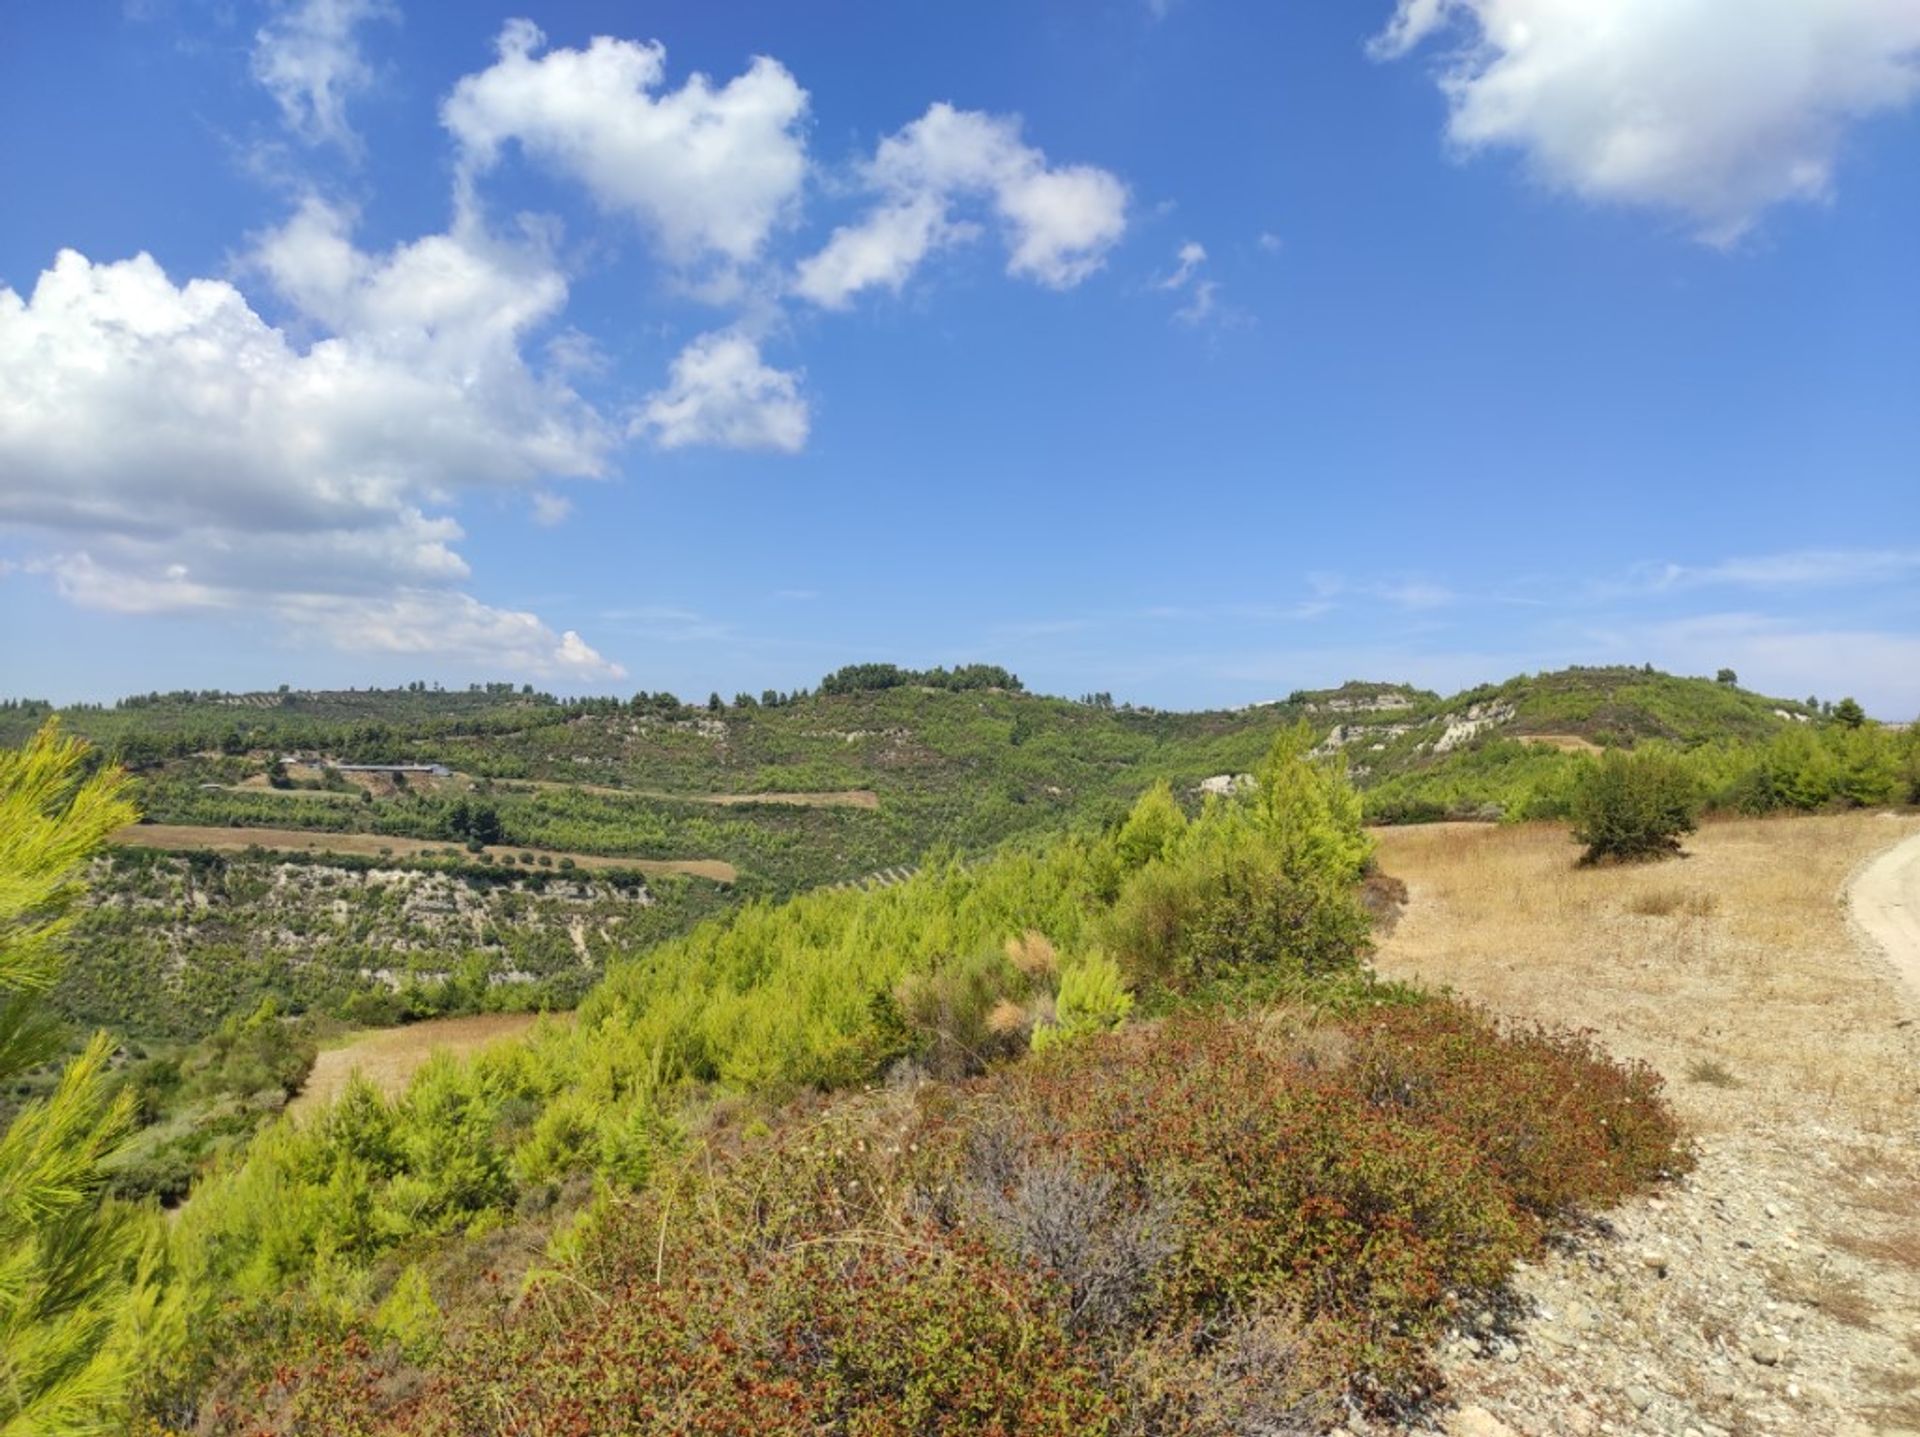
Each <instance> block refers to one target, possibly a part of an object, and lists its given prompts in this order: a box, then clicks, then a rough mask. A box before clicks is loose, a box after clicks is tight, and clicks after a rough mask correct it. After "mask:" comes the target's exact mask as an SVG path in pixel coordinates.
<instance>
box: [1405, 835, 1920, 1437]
mask: <svg viewBox="0 0 1920 1437" xmlns="http://www.w3.org/2000/svg"><path fill="white" fill-rule="evenodd" d="M1916 832H1920V819H1916V818H1914V817H1912V816H1903V817H1891V816H1882V815H1879V814H1873V813H1856V814H1848V815H1841V816H1832V817H1815V818H1779V819H1763V820H1735V821H1721V822H1713V823H1709V824H1706V825H1704V826H1703V827H1702V829H1701V831H1700V832H1699V833H1697V834H1695V835H1693V836H1692V837H1691V838H1690V839H1689V840H1688V842H1687V844H1686V851H1687V856H1686V857H1684V858H1681V859H1676V860H1673V861H1669V862H1665V863H1656V864H1652V865H1646V866H1638V867H1618V868H1594V869H1582V868H1578V867H1576V866H1575V863H1574V860H1575V858H1576V856H1577V849H1576V847H1575V845H1574V844H1573V843H1572V842H1571V841H1570V839H1569V838H1568V836H1567V834H1566V832H1565V830H1564V829H1562V828H1560V827H1557V826H1551V825H1528V826H1520V827H1500V826H1492V825H1444V826H1441V825H1436V826H1432V827H1424V828H1399V829H1391V830H1384V831H1381V832H1380V834H1379V838H1380V864H1381V866H1382V868H1383V869H1385V870H1386V871H1387V872H1388V873H1391V874H1393V875H1395V876H1397V877H1399V878H1402V879H1404V880H1405V881H1406V883H1407V885H1408V889H1409V900H1408V904H1407V908H1406V911H1405V914H1404V916H1403V917H1402V918H1401V920H1400V922H1399V924H1398V925H1397V926H1396V927H1395V929H1394V930H1393V932H1392V933H1391V934H1389V935H1388V936H1387V937H1386V938H1385V939H1384V940H1383V942H1382V945H1381V949H1380V952H1379V954H1378V955H1377V960H1376V966H1377V967H1378V968H1379V969H1380V971H1381V972H1383V973H1385V974H1387V975H1389V976H1392V977H1396V978H1410V979H1418V980H1420V981H1422V982H1425V983H1428V984H1432V985H1444V986H1447V987H1450V988H1452V989H1454V990H1455V991H1457V992H1459V993H1461V994H1462V995H1464V996H1466V997H1469V998H1471V999H1474V1000H1476V1001H1479V1002H1482V1003H1484V1004H1485V1005H1486V1006H1487V1007H1489V1008H1490V1009H1492V1010H1494V1011H1495V1012H1498V1013H1501V1014H1504V1015H1509V1016H1512V1017H1515V1018H1519V1019H1523V1020H1540V1021H1543V1022H1548V1023H1553V1024H1557V1025H1563V1026H1575V1027H1582V1028H1589V1029H1592V1030H1594V1031H1595V1032H1596V1033H1597V1035H1598V1036H1599V1038H1600V1040H1601V1041H1602V1042H1604V1043H1605V1044H1606V1045H1607V1046H1608V1047H1609V1048H1610V1049H1612V1050H1613V1051H1614V1052H1616V1053H1618V1054H1620V1055H1622V1056H1627V1057H1633V1058H1639V1059H1642V1060H1644V1061H1646V1062H1648V1063H1650V1064H1652V1065H1653V1066H1654V1067H1655V1068H1657V1069H1658V1070H1659V1071H1660V1072H1661V1073H1662V1074H1663V1075H1664V1076H1665V1077H1666V1079H1667V1082H1668V1092H1669V1095H1670V1097H1671V1098H1672V1100H1673V1102H1674V1104H1675V1106H1676V1108H1677V1109H1678V1110H1679V1111H1680V1113H1681V1114H1682V1116H1683V1117H1684V1118H1685V1119H1686V1121H1687V1122H1688V1124H1689V1125H1690V1127H1691V1128H1692V1130H1693V1131H1694V1132H1695V1133H1696V1134H1697V1135H1698V1140H1699V1146H1700V1152H1701V1163H1700V1167H1699V1170H1698V1171H1697V1172H1696V1173H1695V1174H1694V1175H1693V1176H1692V1177H1691V1178H1690V1179H1688V1180H1687V1181H1686V1182H1685V1183H1684V1184H1681V1185H1679V1187H1678V1188H1677V1189H1676V1191H1675V1192H1674V1193H1673V1194H1670V1195H1668V1196H1667V1197H1665V1198H1664V1199H1663V1200H1655V1201H1653V1202H1650V1203H1647V1204H1643V1205H1640V1206H1638V1207H1636V1208H1633V1209H1629V1210H1628V1211H1626V1212H1625V1213H1623V1214H1620V1215H1618V1216H1617V1217H1616V1219H1615V1221H1616V1223H1617V1226H1618V1231H1619V1232H1620V1234H1621V1235H1622V1241H1621V1242H1620V1243H1618V1244H1613V1245H1603V1246H1602V1247H1600V1248H1598V1249H1595V1250H1594V1251H1590V1252H1586V1253H1582V1254H1579V1255H1575V1256H1568V1257H1566V1258H1564V1259H1562V1260H1558V1261H1556V1262H1555V1263H1552V1264H1549V1265H1547V1268H1546V1269H1545V1270H1543V1271H1542V1272H1540V1273H1538V1274H1534V1275H1533V1277H1532V1278H1531V1279H1530V1280H1531V1281H1532V1282H1533V1283H1534V1289H1533V1293H1532V1295H1533V1297H1534V1299H1535V1301H1537V1302H1538V1303H1539V1304H1540V1307H1541V1309H1542V1310H1543V1311H1547V1312H1551V1311H1553V1310H1555V1309H1558V1310H1559V1311H1560V1312H1562V1313H1565V1312H1567V1311H1569V1310H1571V1311H1573V1312H1575V1313H1580V1312H1587V1313H1592V1314H1599V1316H1597V1317H1595V1318H1594V1319H1593V1321H1594V1323H1595V1324H1596V1325H1595V1326H1594V1327H1592V1328H1590V1329H1585V1330H1582V1331H1581V1332H1578V1333H1576V1334H1574V1335H1572V1336H1565V1335H1562V1336H1561V1337H1560V1338H1559V1339H1558V1341H1559V1342H1560V1344H1561V1345H1558V1346H1556V1345H1553V1344H1551V1343H1549V1342H1547V1341H1546V1340H1544V1338H1545V1337H1550V1336H1552V1335H1553V1334H1554V1331H1555V1329H1554V1328H1553V1327H1552V1326H1551V1325H1548V1326H1547V1329H1546V1333H1545V1334H1543V1340H1542V1341H1541V1342H1540V1343H1539V1344H1537V1345H1529V1346H1527V1347H1526V1348H1525V1350H1524V1351H1523V1353H1522V1355H1521V1356H1520V1357H1519V1358H1518V1359H1517V1360H1516V1359H1515V1358H1514V1357H1513V1356H1512V1355H1507V1356H1506V1358H1505V1361H1506V1363H1508V1364H1513V1365H1503V1364H1502V1363H1501V1362H1499V1361H1486V1362H1482V1361H1480V1360H1478V1359H1477V1358H1475V1357H1474V1356H1472V1355H1471V1354H1469V1355H1468V1356H1467V1357H1465V1358H1463V1359H1462V1362H1461V1365H1460V1370H1459V1371H1458V1372H1457V1373H1456V1384H1457V1386H1458V1388H1459V1389H1460V1390H1461V1391H1462V1392H1463V1393H1466V1394H1468V1395H1478V1396H1482V1397H1484V1398H1485V1399H1486V1400H1487V1405H1488V1406H1489V1407H1491V1408H1493V1409H1494V1410H1496V1411H1497V1412H1499V1413H1500V1415H1501V1416H1502V1417H1503V1418H1504V1419H1505V1420H1507V1421H1508V1422H1510V1423H1511V1424H1512V1425H1513V1426H1514V1427H1515V1428H1516V1429H1517V1430H1519V1431H1522V1432H1529V1433H1532V1432H1538V1433H1542V1434H1545V1433H1557V1432H1562V1431H1567V1432H1585V1431H1595V1430H1602V1429H1601V1428H1600V1427H1599V1425H1598V1424H1601V1423H1613V1424H1615V1425H1614V1427H1613V1429H1612V1430H1616V1431H1626V1432H1641V1431H1646V1432H1680V1431H1683V1430H1687V1429H1688V1428H1689V1427H1691V1428H1692V1429H1693V1430H1696V1431H1700V1432H1712V1431H1716V1430H1717V1431H1722V1432H1728V1433H1749V1432H1751V1433H1775V1432H1777V1433H1782V1434H1788V1433H1801V1432H1805V1433H1816V1432H1817V1433H1832V1434H1850V1437H1863V1435H1864V1434H1869V1433H1872V1434H1881V1433H1888V1434H1890V1433H1908V1432H1920V992H1915V991H1913V989H1912V988H1911V987H1910V986H1909V985H1907V984H1905V983H1904V982H1902V981H1901V979H1900V978H1899V977H1898V975H1897V974H1896V972H1895V970H1894V969H1893V967H1892V966H1891V965H1890V964H1889V963H1888V962H1887V961H1886V960H1885V958H1884V957H1883V956H1882V955H1881V953H1880V952H1879V951H1878V950H1877V949H1876V948H1875V946H1874V945H1873V944H1872V943H1870V942H1869V941H1868V940H1867V939H1866V937H1865V935H1864V934H1862V933H1860V932H1858V931H1856V929H1855V928H1854V926H1853V925H1852V923H1851V922H1850V919H1849V913H1848V908H1847V903H1846V894H1847V889H1848V884H1849V881H1850V879H1851V878H1852V876H1853V875H1854V874H1855V873H1856V872H1857V871H1859V870H1860V869H1862V868H1863V866H1864V865H1865V864H1866V862H1867V861H1868V860H1869V859H1870V858H1872V856H1873V855H1875V854H1876V853H1879V852H1881V851H1883V850H1885V849H1887V848H1889V847H1890V846H1891V845H1893V844H1894V843H1895V842H1897V841H1899V840H1900V839H1902V838H1904V837H1906V836H1908V835H1911V834H1914V833H1916ZM1629 1244H1631V1245H1632V1246H1629ZM1642 1245H1644V1246H1645V1247H1646V1248H1648V1249H1651V1248H1658V1249H1660V1253H1659V1256H1660V1257H1661V1259H1662V1262H1661V1263H1660V1264H1654V1263H1653V1262H1652V1259H1651V1258H1650V1257H1649V1258H1648V1260H1647V1262H1646V1263H1645V1264H1643V1263H1642V1262H1641V1261H1639V1258H1640V1257H1641V1256H1642V1253H1641V1252H1637V1251H1635V1250H1634V1247H1637V1246H1642ZM1599 1336H1604V1341H1598V1342H1596V1341H1594V1340H1593V1338H1595V1337H1599ZM1768 1344H1772V1346H1771V1347H1770V1346H1769V1345H1768ZM1755 1354H1758V1355H1755ZM1536 1363H1537V1364H1538V1365H1536ZM1543 1391H1545V1392H1547V1393H1549V1394H1553V1393H1558V1394H1560V1395H1559V1396H1556V1397H1551V1398H1550V1400H1547V1401H1545V1402H1544V1403H1543V1402H1542V1401H1541V1398H1540V1394H1541V1393H1542V1392H1543ZM1576 1401H1577V1402H1578V1404H1579V1405H1578V1406H1577V1407H1576V1406H1575V1405H1574V1404H1575V1402H1576ZM1556 1403H1557V1404H1559V1408H1560V1409H1564V1410H1563V1414H1562V1415H1561V1416H1554V1415H1552V1414H1553V1413H1554V1412H1555V1411H1556V1405H1555V1404H1556ZM1569 1414H1570V1415H1569Z"/></svg>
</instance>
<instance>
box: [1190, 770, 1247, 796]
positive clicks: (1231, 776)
mask: <svg viewBox="0 0 1920 1437" xmlns="http://www.w3.org/2000/svg"><path fill="white" fill-rule="evenodd" d="M1252 787H1253V775H1252V774H1250V773H1216V774H1214V775H1213V777H1211V778H1203V779H1201V780H1200V792H1202V793H1213V794H1218V795H1219V796H1220V797H1222V798H1231V797H1232V796H1233V795H1234V794H1236V793H1245V792H1246V791H1247V790H1248V789H1250V788H1252Z"/></svg>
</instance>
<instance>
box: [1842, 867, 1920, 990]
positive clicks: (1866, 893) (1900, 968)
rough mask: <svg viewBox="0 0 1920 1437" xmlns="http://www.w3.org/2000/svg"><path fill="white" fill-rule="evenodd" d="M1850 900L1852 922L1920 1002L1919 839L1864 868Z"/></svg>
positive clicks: (1855, 882)
mask: <svg viewBox="0 0 1920 1437" xmlns="http://www.w3.org/2000/svg"><path fill="white" fill-rule="evenodd" d="M1849 896H1850V898H1851V901H1852V904H1853V921H1854V922H1856V923H1858V924H1859V925H1860V927H1861V929H1862V930H1863V931H1864V932H1865V933H1866V935H1867V936H1868V937H1869V938H1871V939H1872V940H1873V941H1874V942H1875V943H1877V944H1879V946H1880V950H1881V951H1882V952H1883V953H1885V954H1886V955H1887V961H1888V962H1889V963H1891V964H1892V965H1893V968H1894V971H1895V972H1897V973H1898V974H1899V975H1900V976H1901V977H1902V978H1904V979H1905V980H1906V981H1907V983H1908V985H1909V986H1910V987H1911V988H1912V989H1913V993H1914V996H1915V998H1916V999H1920V834H1915V835H1914V836H1913V837H1912V838H1909V839H1907V840H1906V841H1905V842H1904V843H1897V844H1895V845H1894V846H1893V847H1892V848H1889V849H1888V850H1887V851H1886V852H1885V853H1883V854H1881V855H1880V856H1879V857H1878V858H1876V859H1874V860H1873V862H1871V863H1869V864H1868V865H1867V866H1866V867H1865V868H1864V869H1862V870H1861V871H1860V876H1859V877H1857V878H1855V879H1854V880H1853V887H1852V890H1851V892H1850V895H1849Z"/></svg>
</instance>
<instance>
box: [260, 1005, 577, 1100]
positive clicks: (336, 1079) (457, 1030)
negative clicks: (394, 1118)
mask: <svg viewBox="0 0 1920 1437" xmlns="http://www.w3.org/2000/svg"><path fill="white" fill-rule="evenodd" d="M537 1021H539V1015H538V1014H534V1013H480V1014H476V1015H474V1016H472V1017H467V1018H435V1019H432V1020H431V1021H429V1022H425V1023H409V1024H407V1025H406V1026H405V1027H400V1028H375V1029H372V1030H370V1031H368V1032H365V1033H359V1034H356V1035H354V1036H353V1037H352V1038H351V1039H349V1040H348V1041H347V1042H345V1043H343V1044H341V1045H340V1046H339V1047H337V1048H327V1049H324V1050H322V1052H321V1054H320V1056H319V1057H318V1058H316V1059H315V1060H314V1064H313V1071H312V1072H311V1073H309V1074H308V1075H307V1081H306V1085H305V1086H304V1087H302V1088H301V1089H300V1092H299V1094H298V1095H297V1096H296V1097H295V1098H294V1099H293V1101H292V1102H291V1103H289V1104H287V1111H288V1112H289V1113H291V1114H292V1115H293V1117H294V1119H295V1120H296V1121H298V1120H299V1119H300V1118H301V1117H302V1116H304V1115H305V1114H308V1113H311V1112H315V1111H317V1110H319V1109H321V1108H324V1107H326V1105H327V1104H329V1103H331V1102H332V1101H333V1100H334V1099H335V1098H337V1097H339V1096H340V1094H341V1092H342V1091H344V1090H345V1088H346V1086H347V1079H348V1078H350V1077H352V1076H353V1074H355V1073H360V1074H362V1075H363V1076H364V1077H366V1078H367V1080H368V1081H370V1082H371V1083H372V1084H373V1085H374V1087H376V1088H378V1089H379V1090H380V1091H381V1092H382V1093H384V1094H386V1095H387V1096H388V1097H390V1098H391V1097H395V1096H397V1095H398V1094H400V1093H401V1092H403V1091H404V1090H405V1089H406V1086H407V1081H408V1079H410V1078H412V1077H413V1075H414V1074H415V1073H416V1072H418V1071H419V1070H420V1068H421V1066H422V1065H423V1064H424V1063H425V1062H426V1061H427V1059H428V1058H430V1057H432V1056H433V1055H434V1054H435V1053H440V1052H446V1053H452V1054H454V1055H456V1056H465V1055H466V1054H468V1053H472V1052H476V1051H478V1050H479V1049H481V1048H484V1047H486V1046H487V1045H488V1044H490V1043H497V1042H499V1041H501V1040H502V1039H504V1038H516V1037H518V1036H520V1034H522V1033H524V1032H526V1031H527V1030H528V1029H529V1028H531V1027H532V1026H533V1025H534V1024H535V1023H536V1022H537Z"/></svg>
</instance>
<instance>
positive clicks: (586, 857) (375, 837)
mask: <svg viewBox="0 0 1920 1437" xmlns="http://www.w3.org/2000/svg"><path fill="white" fill-rule="evenodd" d="M108 842H110V843H116V844H120V845H122V846H123V847H134V848H161V849H167V850H169V851H172V852H181V851H187V850H200V851H203V852H212V853H243V852H245V851H246V850H247V849H249V848H267V849H275V850H279V851H282V852H294V853H347V854H355V855H358V856H360V857H379V856H381V855H382V854H383V853H385V854H392V855H394V856H397V857H402V858H411V857H418V856H419V855H421V854H423V853H428V852H442V851H444V850H445V849H446V848H447V847H448V845H447V844H446V843H435V842H429V841H427V840H426V839H423V838H392V837H388V836H387V835H385V834H379V833H314V832H310V831H307V830H304V829H298V828H210V827H200V826H197V825H193V824H185V823H134V824H129V825H127V827H125V828H122V829H119V830H117V831H116V832H115V833H114V834H113V835H112V836H111V837H110V838H109V839H108ZM522 853H534V854H540V853H545V854H546V855H547V856H548V857H550V858H552V859H553V860H554V861H555V862H558V861H559V860H560V859H562V858H571V859H572V860H573V861H574V863H575V865H577V866H578V867H580V868H586V869H601V870H604V869H613V868H619V869H632V870H635V871H637V872H640V873H675V874H684V875H686V876H688V877H691V878H705V879H709V880H711V881H712V882H715V883H732V882H734V881H736V880H737V879H738V878H739V876H740V872H739V870H738V869H736V868H735V867H734V866H733V865H732V864H731V863H728V862H726V861H725V860H723V859H718V858H609V857H607V856H606V855H605V854H599V853H560V852H555V851H554V850H551V849H539V848H526V847H523V846H521V845H519V844H501V845H496V846H494V847H491V848H488V849H487V850H486V851H485V856H486V857H487V858H490V859H493V860H495V861H496V862H498V861H503V860H505V859H508V858H510V857H514V856H517V855H519V854H522ZM475 856H476V857H477V856H479V855H475Z"/></svg>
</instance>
